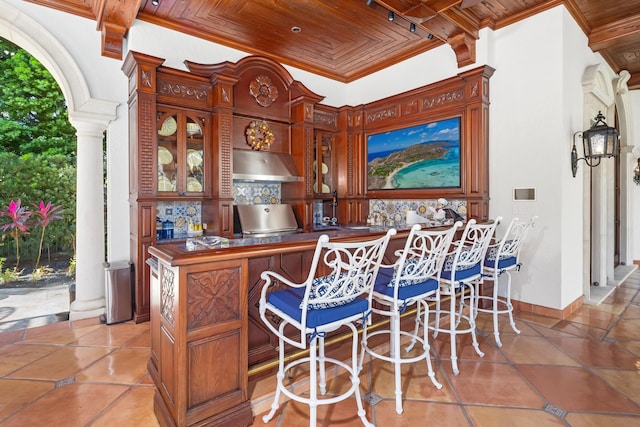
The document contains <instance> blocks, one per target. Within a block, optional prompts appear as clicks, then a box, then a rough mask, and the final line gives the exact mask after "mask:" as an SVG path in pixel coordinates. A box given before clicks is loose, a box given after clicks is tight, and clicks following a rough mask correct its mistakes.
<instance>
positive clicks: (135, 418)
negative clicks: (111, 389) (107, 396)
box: [91, 387, 160, 427]
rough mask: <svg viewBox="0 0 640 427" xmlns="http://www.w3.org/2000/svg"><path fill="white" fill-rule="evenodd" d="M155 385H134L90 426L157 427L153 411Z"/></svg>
mask: <svg viewBox="0 0 640 427" xmlns="http://www.w3.org/2000/svg"><path fill="white" fill-rule="evenodd" d="M154 393H155V387H134V388H132V389H131V391H129V392H128V393H125V394H124V395H123V396H121V397H120V398H119V399H118V400H117V401H116V402H115V403H114V404H113V405H112V406H110V407H109V408H108V409H107V410H106V412H105V413H104V414H102V415H100V416H99V418H98V419H97V420H96V421H95V422H93V423H91V427H113V426H135V427H157V426H159V425H160V424H158V420H157V419H156V416H155V415H154V413H153V395H154Z"/></svg>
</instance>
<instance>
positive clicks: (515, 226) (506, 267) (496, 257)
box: [475, 216, 537, 347]
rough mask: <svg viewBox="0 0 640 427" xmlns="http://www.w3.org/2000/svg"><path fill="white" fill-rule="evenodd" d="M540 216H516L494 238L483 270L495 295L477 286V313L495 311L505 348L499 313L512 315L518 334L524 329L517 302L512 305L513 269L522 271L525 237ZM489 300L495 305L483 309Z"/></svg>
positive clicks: (497, 336)
mask: <svg viewBox="0 0 640 427" xmlns="http://www.w3.org/2000/svg"><path fill="white" fill-rule="evenodd" d="M536 218H537V217H536V216H534V217H533V218H531V220H529V221H521V220H520V219H519V218H513V219H512V220H511V223H510V224H509V226H508V227H507V230H506V231H505V234H504V236H503V237H502V239H500V240H497V239H493V241H492V243H491V244H490V245H489V248H488V250H487V254H486V256H485V258H484V262H483V266H482V271H483V272H484V274H485V276H488V277H490V278H491V279H489V280H492V281H493V295H491V296H488V295H486V296H485V295H480V294H479V292H478V291H479V289H476V300H475V313H476V315H477V313H478V312H481V313H491V314H492V316H493V335H494V337H495V339H496V344H497V345H498V347H502V342H501V341H500V332H499V330H498V315H499V314H505V313H507V314H509V324H510V325H511V328H512V329H513V331H514V332H515V333H516V334H519V333H520V331H519V330H518V328H517V327H516V324H515V322H514V320H513V305H512V304H511V273H510V271H511V270H516V271H520V266H521V264H520V251H521V249H522V247H523V246H524V241H525V238H526V237H527V233H528V232H529V230H530V229H531V228H533V227H534V225H535V222H536ZM502 274H506V276H507V281H506V288H505V293H504V295H503V296H500V295H499V287H500V286H499V278H500V276H502ZM482 301H489V303H490V306H491V308H482V307H481V305H482V304H481V302H482Z"/></svg>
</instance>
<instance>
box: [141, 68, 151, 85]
mask: <svg viewBox="0 0 640 427" xmlns="http://www.w3.org/2000/svg"><path fill="white" fill-rule="evenodd" d="M151 79H152V77H151V72H150V71H148V70H145V69H143V70H141V71H140V84H141V85H142V86H146V87H151V82H152V80H151Z"/></svg>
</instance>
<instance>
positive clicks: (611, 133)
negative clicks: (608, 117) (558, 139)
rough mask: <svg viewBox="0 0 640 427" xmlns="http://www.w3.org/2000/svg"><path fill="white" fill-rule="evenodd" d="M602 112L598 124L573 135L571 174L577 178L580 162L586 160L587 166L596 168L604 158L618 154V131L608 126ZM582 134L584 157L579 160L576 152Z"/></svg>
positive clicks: (599, 114)
mask: <svg viewBox="0 0 640 427" xmlns="http://www.w3.org/2000/svg"><path fill="white" fill-rule="evenodd" d="M604 119H605V117H604V116H603V115H602V112H600V111H598V115H597V116H596V118H595V120H596V122H595V123H594V124H593V126H591V128H590V129H588V130H585V131H582V132H576V133H575V134H574V135H573V148H572V149H571V172H573V177H574V178H575V176H576V172H577V170H578V160H584V161H585V163H586V164H587V166H589V167H591V168H592V167H594V166H598V165H599V164H600V160H601V159H602V158H603V157H615V156H616V155H617V154H618V131H617V130H616V128H612V127H609V126H607V124H606V123H605V121H604ZM580 134H581V137H582V145H583V147H584V157H581V158H578V151H577V150H576V137H577V136H578V135H580Z"/></svg>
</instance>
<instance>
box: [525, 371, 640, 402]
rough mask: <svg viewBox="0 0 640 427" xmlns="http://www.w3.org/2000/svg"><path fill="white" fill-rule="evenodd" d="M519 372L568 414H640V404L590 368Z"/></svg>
mask: <svg viewBox="0 0 640 427" xmlns="http://www.w3.org/2000/svg"><path fill="white" fill-rule="evenodd" d="M517 369H518V370H519V371H520V372H522V374H523V375H524V376H525V377H526V379H527V380H528V381H529V382H530V383H531V384H532V385H533V387H535V388H536V389H537V390H538V391H539V392H540V393H542V395H543V396H544V398H545V399H546V400H547V401H548V402H549V403H550V404H551V405H553V406H555V407H557V408H561V409H563V410H566V411H591V412H611V413H622V414H640V407H639V406H638V405H636V404H634V403H633V402H631V401H630V400H629V399H627V398H626V397H625V396H624V395H623V394H622V393H620V392H618V391H617V390H616V389H615V388H613V387H611V386H610V385H608V384H607V383H606V382H605V381H604V380H603V379H602V378H600V377H598V376H597V375H595V374H592V373H591V372H589V371H588V370H586V369H583V368H573V367H569V366H532V365H518V366H517Z"/></svg>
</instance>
